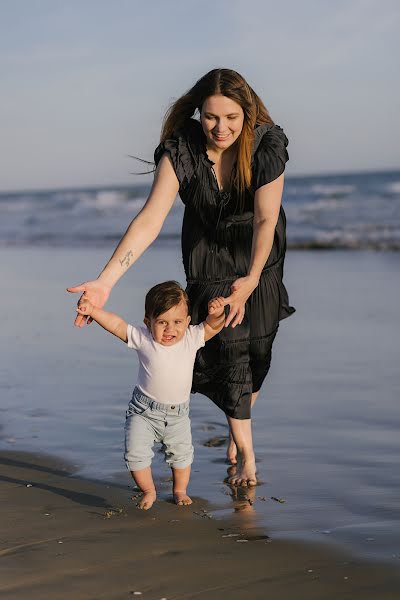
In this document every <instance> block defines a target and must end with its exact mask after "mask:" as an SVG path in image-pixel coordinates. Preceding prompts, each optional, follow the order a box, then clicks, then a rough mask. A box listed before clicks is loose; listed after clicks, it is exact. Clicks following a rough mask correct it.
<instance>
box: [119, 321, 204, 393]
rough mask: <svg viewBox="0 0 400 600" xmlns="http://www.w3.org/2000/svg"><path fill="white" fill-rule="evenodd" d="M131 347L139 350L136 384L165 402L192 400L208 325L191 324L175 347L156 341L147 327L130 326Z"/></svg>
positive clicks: (129, 344) (128, 332)
mask: <svg viewBox="0 0 400 600" xmlns="http://www.w3.org/2000/svg"><path fill="white" fill-rule="evenodd" d="M127 337H128V347H129V348H133V349H134V350H136V351H137V353H138V357H139V372H138V379H137V383H136V386H137V387H138V388H139V389H140V390H141V391H142V392H143V394H145V395H146V396H148V397H149V398H151V399H152V400H155V401H156V402H162V403H164V404H182V403H183V402H186V401H187V400H189V397H190V390H191V388H192V379H193V365H194V361H195V358H196V352H197V350H198V349H199V348H201V347H202V346H204V344H205V341H204V325H203V323H201V324H200V325H189V327H188V328H187V330H186V332H185V335H184V336H183V338H182V339H181V340H180V341H179V342H177V343H176V344H173V345H172V346H163V345H162V344H159V343H158V342H155V341H154V339H153V336H152V335H151V333H150V331H149V330H148V329H147V327H135V326H133V325H128V329H127Z"/></svg>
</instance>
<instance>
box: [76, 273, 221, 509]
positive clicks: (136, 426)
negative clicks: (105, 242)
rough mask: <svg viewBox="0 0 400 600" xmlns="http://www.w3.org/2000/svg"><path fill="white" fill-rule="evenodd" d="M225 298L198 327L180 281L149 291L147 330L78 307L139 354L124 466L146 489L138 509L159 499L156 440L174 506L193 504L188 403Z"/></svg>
mask: <svg viewBox="0 0 400 600" xmlns="http://www.w3.org/2000/svg"><path fill="white" fill-rule="evenodd" d="M224 306H225V299H224V298H222V297H218V298H214V299H212V300H210V302H209V303H208V315H207V318H206V320H205V321H204V322H203V323H201V324H200V325H194V326H193V325H189V323H190V316H189V299H188V297H187V294H186V292H185V291H184V290H183V289H182V288H181V286H180V285H179V284H178V283H177V282H176V281H166V282H164V283H159V284H158V285H156V286H154V287H153V288H151V290H150V291H149V292H148V293H147V295H146V300H145V317H144V324H145V327H135V326H134V325H128V324H127V323H126V322H125V321H124V320H123V319H121V317H119V316H118V315H115V314H113V313H110V312H108V311H105V310H102V309H100V308H96V307H95V306H93V305H92V304H91V303H90V302H89V301H88V300H86V299H85V297H84V296H83V298H82V299H81V301H80V304H79V306H78V308H77V312H78V313H79V314H80V315H86V316H90V317H91V318H92V319H93V320H94V321H96V322H97V323H98V324H99V325H101V326H102V327H103V328H104V329H106V331H109V332H110V333H112V334H114V335H115V336H117V337H119V338H120V339H121V340H122V341H124V342H126V343H127V344H128V347H129V348H133V349H134V350H136V351H137V353H138V358H139V372H138V379H137V383H136V386H135V389H134V391H133V395H132V400H131V401H130V403H129V406H128V410H127V413H126V422H125V462H126V465H127V467H128V469H129V470H130V472H131V474H132V477H133V479H134V480H135V483H136V485H137V486H138V487H139V489H140V490H141V491H142V497H141V499H140V501H139V503H138V505H137V506H138V508H142V509H144V510H148V509H149V508H151V506H152V505H153V503H154V501H155V499H156V489H155V486H154V482H153V477H152V473H151V460H152V458H153V456H154V453H153V451H152V447H153V444H154V442H162V443H163V448H164V451H165V458H166V462H167V463H168V464H169V465H170V467H171V468H172V475H173V496H174V500H175V502H176V504H179V505H187V504H191V503H192V500H191V499H190V497H189V496H188V495H187V493H186V489H187V486H188V483H189V477H190V466H191V464H192V461H193V445H192V435H191V429H190V420H189V399H190V390H191V385H192V374H193V365H194V361H195V358H196V352H197V350H198V349H199V348H201V347H202V346H204V344H205V343H206V342H207V341H208V340H209V339H211V338H212V337H214V336H215V335H216V334H217V333H218V332H219V331H221V329H222V328H223V326H224V323H225V312H224Z"/></svg>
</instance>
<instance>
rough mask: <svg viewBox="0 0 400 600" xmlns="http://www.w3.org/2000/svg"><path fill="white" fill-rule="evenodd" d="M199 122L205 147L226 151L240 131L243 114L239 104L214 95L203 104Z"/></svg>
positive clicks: (225, 97) (220, 95)
mask: <svg viewBox="0 0 400 600" xmlns="http://www.w3.org/2000/svg"><path fill="white" fill-rule="evenodd" d="M200 121H201V125H202V127H203V131H204V134H205V136H206V138H207V146H208V147H210V148H215V149H219V150H226V149H227V148H229V146H231V145H232V144H233V143H234V142H235V141H236V140H237V139H238V137H239V135H240V133H241V131H242V128H243V121H244V113H243V109H242V107H241V106H240V104H238V103H237V102H235V101H234V100H232V99H231V98H228V97H227V96H222V94H216V95H215V96H209V97H208V98H207V99H206V100H205V102H204V103H203V106H202V109H201V115H200Z"/></svg>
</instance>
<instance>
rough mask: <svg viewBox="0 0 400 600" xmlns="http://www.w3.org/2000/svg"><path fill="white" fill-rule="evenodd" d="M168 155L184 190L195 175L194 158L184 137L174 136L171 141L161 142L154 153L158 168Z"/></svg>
mask: <svg viewBox="0 0 400 600" xmlns="http://www.w3.org/2000/svg"><path fill="white" fill-rule="evenodd" d="M165 153H167V154H168V156H169V157H170V159H171V162H172V165H173V167H174V170H175V173H176V176H177V178H178V181H179V187H180V189H184V188H185V187H186V186H187V185H188V184H189V183H190V181H191V180H192V177H193V174H194V167H193V157H192V155H191V152H190V147H189V144H188V141H187V140H186V138H185V137H184V136H182V135H179V134H177V135H173V137H171V138H170V139H167V140H165V141H164V142H161V144H159V145H158V146H157V148H156V149H155V151H154V162H155V165H156V166H157V165H158V163H159V162H160V160H161V157H162V156H163V154H165Z"/></svg>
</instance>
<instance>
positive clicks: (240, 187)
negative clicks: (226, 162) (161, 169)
mask: <svg viewBox="0 0 400 600" xmlns="http://www.w3.org/2000/svg"><path fill="white" fill-rule="evenodd" d="M216 94H222V95H223V96H227V97H228V98H230V99H231V100H234V101H235V102H237V103H238V104H240V106H241V107H242V109H243V113H244V121H243V129H242V132H241V134H240V136H239V138H238V152H237V161H236V169H235V172H234V173H233V186H234V187H235V188H236V191H237V193H238V195H239V197H240V198H243V196H244V191H245V188H247V187H249V186H250V184H251V166H250V164H251V150H252V144H253V140H254V128H255V127H256V126H257V125H262V124H264V123H270V124H271V125H273V124H274V122H273V120H272V119H271V117H270V116H269V113H268V110H267V109H266V107H265V105H264V103H263V101H262V100H261V98H259V96H257V94H256V93H255V91H254V90H253V89H252V88H251V87H250V86H249V84H248V83H247V81H246V80H245V79H244V77H242V76H241V75H240V74H239V73H237V72H236V71H233V70H232V69H213V70H212V71H209V72H208V73H206V75H204V76H203V77H201V78H200V79H199V80H198V81H197V82H196V83H195V84H194V86H193V87H192V88H190V90H188V91H187V92H186V93H185V94H183V96H181V97H180V98H178V100H176V102H174V103H173V104H172V105H171V106H170V108H169V109H168V110H167V112H166V114H165V117H164V121H163V126H162V130H161V140H160V141H161V142H163V141H165V140H166V139H168V138H170V137H172V136H173V134H174V133H176V132H177V131H182V129H185V125H186V124H187V122H188V120H189V119H190V118H191V117H192V116H193V115H194V114H195V112H196V110H198V111H199V112H200V113H201V109H202V106H203V104H204V102H205V100H206V99H207V98H208V97H209V96H214V95H216Z"/></svg>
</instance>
